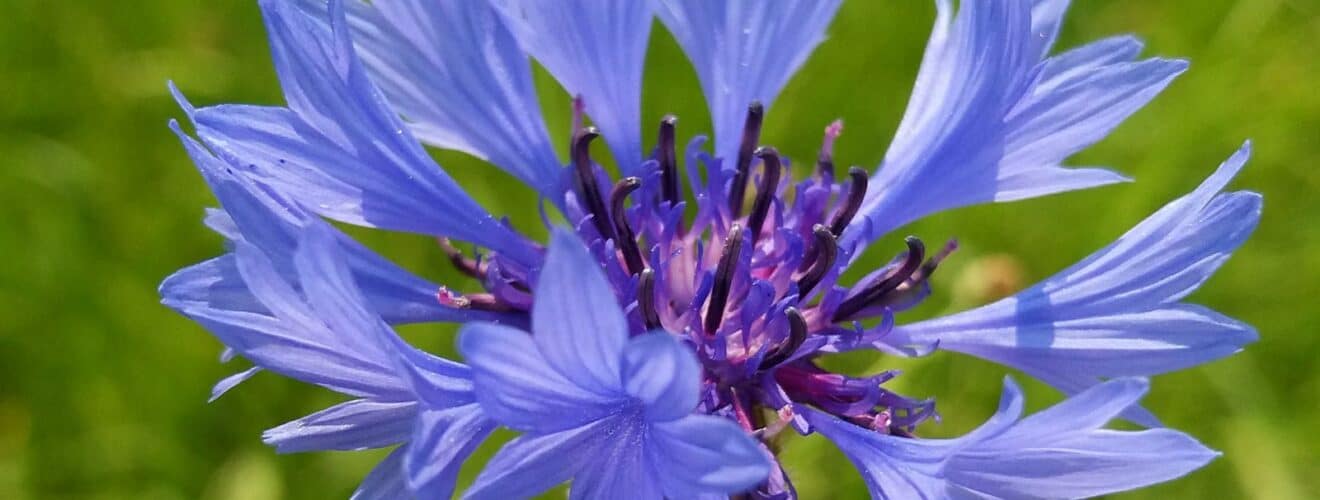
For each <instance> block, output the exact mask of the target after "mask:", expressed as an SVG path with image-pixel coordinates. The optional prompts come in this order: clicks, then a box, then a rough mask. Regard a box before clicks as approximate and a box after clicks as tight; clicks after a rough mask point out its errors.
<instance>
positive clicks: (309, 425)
mask: <svg viewBox="0 0 1320 500" xmlns="http://www.w3.org/2000/svg"><path fill="white" fill-rule="evenodd" d="M416 414H417V404H416V402H413V401H373V400H369V399H355V400H352V401H348V402H346V403H340V404H338V405H335V406H332V407H330V408H327V409H325V410H321V411H319V412H316V413H313V414H311V415H308V416H306V417H303V418H300V419H298V420H294V421H292V422H289V423H287V424H284V425H281V426H279V427H275V428H272V429H269V430H267V431H266V432H264V433H262V435H261V440H262V441H264V442H265V443H266V444H268V445H271V446H274V447H275V450H276V451H278V452H280V453H296V452H302V451H325V450H365V449H369V448H381V447H385V446H391V445H395V444H399V443H402V442H404V441H407V440H408V436H409V434H410V433H411V432H412V428H413V417H414V416H415V415H416Z"/></svg>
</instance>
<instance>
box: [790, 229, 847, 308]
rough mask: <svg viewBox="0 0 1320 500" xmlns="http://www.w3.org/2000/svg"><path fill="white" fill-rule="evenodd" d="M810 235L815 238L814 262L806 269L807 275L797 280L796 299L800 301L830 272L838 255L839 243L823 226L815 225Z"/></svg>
mask: <svg viewBox="0 0 1320 500" xmlns="http://www.w3.org/2000/svg"><path fill="white" fill-rule="evenodd" d="M811 232H812V234H814V235H815V236H816V247H815V249H816V260H815V262H814V263H813V264H812V265H811V268H810V269H807V273H806V274H803V275H802V279H799V280H798V298H799V300H801V299H802V298H805V297H806V296H807V294H809V293H811V290H812V289H814V288H816V285H819V284H820V280H821V279H823V278H824V277H825V273H828V272H830V267H831V266H833V265H834V259H835V258H837V257H838V255H839V242H838V240H835V239H834V234H832V233H830V230H829V229H826V228H825V226H824V225H821V224H816V225H815V226H813V227H812V228H811Z"/></svg>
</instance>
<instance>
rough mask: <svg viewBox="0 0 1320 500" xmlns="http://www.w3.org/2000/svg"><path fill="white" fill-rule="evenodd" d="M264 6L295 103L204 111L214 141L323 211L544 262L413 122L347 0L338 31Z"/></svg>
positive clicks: (337, 16)
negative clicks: (390, 92) (372, 74)
mask: <svg viewBox="0 0 1320 500" xmlns="http://www.w3.org/2000/svg"><path fill="white" fill-rule="evenodd" d="M261 5H262V8H263V12H264V13H265V16H266V22H267V25H268V26H267V27H268V30H269V32H270V37H271V45H272V51H273V55H274V59H275V64H276V70H277V72H278V74H279V76H280V80H281V83H282V84H283V86H284V93H285V97H286V99H287V100H288V103H289V108H288V109H285V108H267V107H256V106H217V107H212V108H206V109H200V110H197V111H196V113H195V115H194V116H193V118H194V121H195V122H196V124H197V129H198V134H199V135H200V136H201V137H202V139H203V140H204V141H205V142H206V143H207V145H208V146H210V147H211V148H212V149H213V150H214V151H216V153H217V154H219V155H220V156H221V157H222V158H225V159H226V160H227V161H229V162H230V163H232V164H235V165H244V166H245V167H244V169H243V174H244V175H248V176H250V177H252V178H254V179H257V180H259V181H260V182H261V183H263V184H266V185H268V186H271V187H273V188H275V189H276V190H277V191H279V192H280V193H283V194H284V195H286V196H288V197H290V198H292V199H294V200H296V201H297V202H299V203H300V204H302V205H303V206H306V207H307V208H308V209H310V210H314V211H316V212H318V213H320V214H322V215H325V216H328V217H331V218H335V219H339V220H342V221H345V222H350V223H354V224H360V225H366V226H371V227H382V228H387V229H395V230H401V231H410V232H418V233H423V234H429V235H446V236H452V237H454V238H458V239H462V240H466V241H471V242H474V243H477V244H480V245H482V246H485V247H488V248H491V249H493V250H495V251H498V252H500V253H502V254H505V255H507V256H509V257H510V258H513V259H515V260H518V261H520V262H522V263H524V264H528V265H530V264H533V263H535V262H536V261H537V260H538V258H537V256H536V251H535V250H534V249H533V248H532V246H531V244H530V243H529V242H527V241H526V240H525V239H523V238H522V237H521V236H519V235H518V234H517V233H515V232H514V231H513V230H512V229H510V228H508V227H507V226H505V225H504V224H502V223H500V222H499V221H497V220H496V219H495V218H494V217H493V216H491V215H490V214H488V213H486V212H485V211H484V210H482V209H481V207H480V206H479V205H477V203H476V202H475V201H474V200H472V198H471V197H469V196H468V195H467V194H466V193H465V192H463V190H462V189H461V188H460V187H459V186H458V185H457V184H455V183H454V181H453V179H451V178H450V177H449V176H448V175H446V174H445V173H444V171H443V170H441V169H440V168H439V166H437V165H436V164H435V162H434V161H433V160H432V159H431V158H430V157H429V156H428V155H427V154H426V151H425V150H423V149H422V147H421V145H420V144H419V143H418V142H417V141H416V140H415V139H414V138H413V137H412V135H411V134H410V133H408V132H407V131H406V130H404V125H403V123H402V122H401V121H400V120H399V118H398V117H397V116H396V115H395V114H394V112H393V111H392V110H390V109H389V108H388V106H387V104H386V103H385V101H384V99H383V98H382V97H381V96H380V94H379V92H378V91H377V90H376V88H375V87H374V86H373V85H372V84H371V82H370V81H368V79H367V77H366V74H365V72H364V70H363V69H362V68H361V65H360V64H359V62H358V61H357V59H356V58H355V57H354V55H353V51H352V47H351V43H350V41H349V37H348V33H347V31H346V30H347V27H346V21H345V20H344V18H343V12H342V9H340V8H337V7H340V6H339V5H338V2H335V3H334V4H332V7H336V8H332V9H331V12H332V13H333V14H334V17H333V18H332V19H331V21H332V22H331V24H332V26H333V28H334V30H333V33H327V32H326V31H325V30H324V29H322V27H320V26H317V25H316V24H315V23H314V22H313V21H312V20H311V19H309V18H308V17H307V16H306V14H304V13H301V12H299V11H297V10H296V7H294V6H292V5H290V4H288V3H286V2H281V1H277V0H265V1H263V2H261Z"/></svg>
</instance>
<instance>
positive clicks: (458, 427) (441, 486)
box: [404, 403, 495, 498]
mask: <svg viewBox="0 0 1320 500" xmlns="http://www.w3.org/2000/svg"><path fill="white" fill-rule="evenodd" d="M416 422H417V426H416V428H415V430H414V432H413V441H412V442H410V443H409V444H408V454H407V456H406V457H405V458H404V467H405V469H406V470H407V472H408V486H409V487H410V489H411V490H412V492H413V493H415V494H416V495H417V497H418V498H450V497H451V496H453V493H454V483H455V482H456V481H457V479H458V471H459V468H460V467H462V465H463V461H464V460H465V459H467V457H468V455H470V454H472V451H473V450H475V449H476V447H477V445H479V444H481V441H483V440H485V439H486V437H487V436H489V435H490V433H491V432H492V431H494V430H495V423H494V422H492V421H491V420H490V419H489V418H487V417H486V415H485V413H484V412H483V411H482V410H481V408H480V406H479V405H477V404H475V403H472V404H466V405H462V406H455V407H451V408H443V407H441V408H428V409H425V410H422V411H420V412H419V413H418V415H417V419H416Z"/></svg>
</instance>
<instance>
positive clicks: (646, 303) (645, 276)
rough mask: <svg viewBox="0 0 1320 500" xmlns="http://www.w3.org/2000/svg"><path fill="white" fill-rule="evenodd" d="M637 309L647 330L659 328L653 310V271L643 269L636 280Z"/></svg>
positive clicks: (658, 319) (657, 318)
mask: <svg viewBox="0 0 1320 500" xmlns="http://www.w3.org/2000/svg"><path fill="white" fill-rule="evenodd" d="M637 308H638V309H639V310H640V312H641V313H642V323H643V324H645V325H646V329H647V330H655V329H657V328H660V326H661V325H660V315H659V314H658V313H657V312H656V310H655V270H654V269H649V268H648V269H643V270H642V275H641V276H639V277H638V279H637Z"/></svg>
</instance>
